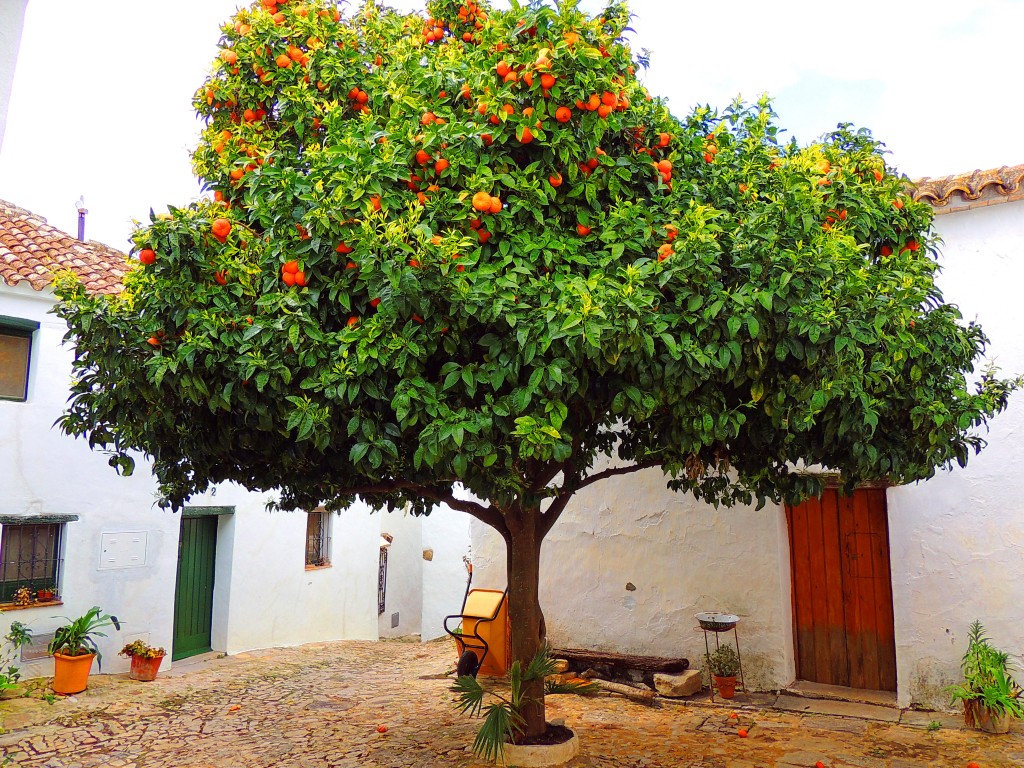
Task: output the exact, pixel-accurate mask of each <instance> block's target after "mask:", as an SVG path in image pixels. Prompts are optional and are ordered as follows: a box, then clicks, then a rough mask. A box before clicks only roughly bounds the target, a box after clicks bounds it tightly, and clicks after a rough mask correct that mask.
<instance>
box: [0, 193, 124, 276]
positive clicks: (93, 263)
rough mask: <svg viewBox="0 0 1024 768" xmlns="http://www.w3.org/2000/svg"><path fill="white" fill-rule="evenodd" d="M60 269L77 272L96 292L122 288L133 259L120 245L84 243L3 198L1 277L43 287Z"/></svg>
mask: <svg viewBox="0 0 1024 768" xmlns="http://www.w3.org/2000/svg"><path fill="white" fill-rule="evenodd" d="M61 269H70V270H71V271H73V272H74V273H75V274H77V275H78V277H79V278H80V279H81V280H82V282H83V283H85V287H86V288H87V289H88V290H89V291H92V292H93V293H117V292H118V291H120V290H121V280H122V279H123V278H124V276H125V274H127V272H128V269H129V264H128V257H127V256H126V255H125V254H124V253H122V252H121V251H118V250H117V249H115V248H111V247H110V246H107V245H104V244H103V243H97V242H95V241H89V242H86V243H83V242H80V241H79V240H77V239H76V238H74V237H72V236H71V235H69V234H68V233H67V232H61V231H60V230H59V229H56V228H55V227H51V226H50V225H49V224H47V223H46V219H44V218H42V217H41V216H35V215H33V214H32V213H31V212H29V211H26V210H25V209H24V208H19V207H17V206H16V205H12V204H11V203H8V202H5V201H4V200H0V279H2V280H3V281H4V282H5V283H7V285H18V283H21V282H27V283H28V284H29V285H31V286H32V287H33V288H35V289H36V290H37V291H41V290H42V289H43V288H45V287H46V286H48V285H49V284H50V282H51V280H52V279H53V272H55V271H57V270H61Z"/></svg>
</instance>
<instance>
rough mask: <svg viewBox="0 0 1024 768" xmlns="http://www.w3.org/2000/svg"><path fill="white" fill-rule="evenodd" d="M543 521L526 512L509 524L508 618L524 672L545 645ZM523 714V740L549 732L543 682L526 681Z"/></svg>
mask: <svg viewBox="0 0 1024 768" xmlns="http://www.w3.org/2000/svg"><path fill="white" fill-rule="evenodd" d="M540 520H541V514H540V510H539V509H535V510H523V514H522V516H521V517H520V519H519V520H517V521H516V523H517V524H513V525H509V537H508V539H507V540H506V541H507V547H508V559H507V562H506V567H507V571H508V616H509V622H510V623H511V625H512V654H511V657H510V662H512V661H518V662H519V663H520V665H521V666H522V668H523V670H524V671H525V669H526V667H527V665H528V664H529V663H530V662H531V661H532V660H533V658H534V657H535V656H536V655H537V652H538V651H539V650H540V649H541V646H542V645H543V644H544V635H545V631H544V614H543V613H542V612H541V608H540V594H539V586H540V547H541V544H542V542H543V539H542V537H541V534H540V533H539V532H538V531H537V528H538V527H539V523H540ZM522 693H523V707H522V715H523V718H524V720H525V724H524V727H523V733H522V738H527V739H528V738H531V737H534V736H539V735H540V734H542V733H544V731H545V730H546V729H547V723H546V722H545V720H544V681H543V680H530V681H524V682H523V687H522Z"/></svg>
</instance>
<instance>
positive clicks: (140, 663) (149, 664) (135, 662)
mask: <svg viewBox="0 0 1024 768" xmlns="http://www.w3.org/2000/svg"><path fill="white" fill-rule="evenodd" d="M166 655H167V651H165V650H164V649H163V648H157V647H155V646H152V645H149V644H148V643H146V642H144V641H142V640H133V641H132V642H130V643H128V644H127V645H126V646H125V647H124V648H122V649H121V650H120V652H119V653H118V656H128V657H129V658H130V659H131V660H132V665H131V669H130V670H129V672H128V677H129V678H131V679H132V680H141V681H143V682H150V681H152V680H155V679H156V674H157V672H159V671H160V662H162V661H163V660H164V656H166Z"/></svg>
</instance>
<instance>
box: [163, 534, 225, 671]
mask: <svg viewBox="0 0 1024 768" xmlns="http://www.w3.org/2000/svg"><path fill="white" fill-rule="evenodd" d="M216 554H217V517H216V516H215V515H206V516H203V517H183V518H182V519H181V537H180V539H179V541H178V578H177V582H176V584H175V589H174V641H173V647H172V650H171V659H172V660H176V659H183V658H185V657H187V656H195V655H196V654H198V653H205V652H206V651H209V650H211V647H210V628H211V626H212V624H213V566H214V558H215V556H216Z"/></svg>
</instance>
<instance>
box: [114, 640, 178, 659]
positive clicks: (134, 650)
mask: <svg viewBox="0 0 1024 768" xmlns="http://www.w3.org/2000/svg"><path fill="white" fill-rule="evenodd" d="M117 655H118V656H128V657H129V658H131V657H134V656H138V657H140V658H143V659H155V658H157V657H158V656H159V657H163V656H166V655H167V651H165V650H164V649H163V648H156V647H154V646H152V645H149V644H148V643H145V642H143V641H142V640H133V641H132V642H130V643H128V644H127V645H125V647H124V648H122V649H121V650H120V651H118V653H117Z"/></svg>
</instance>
